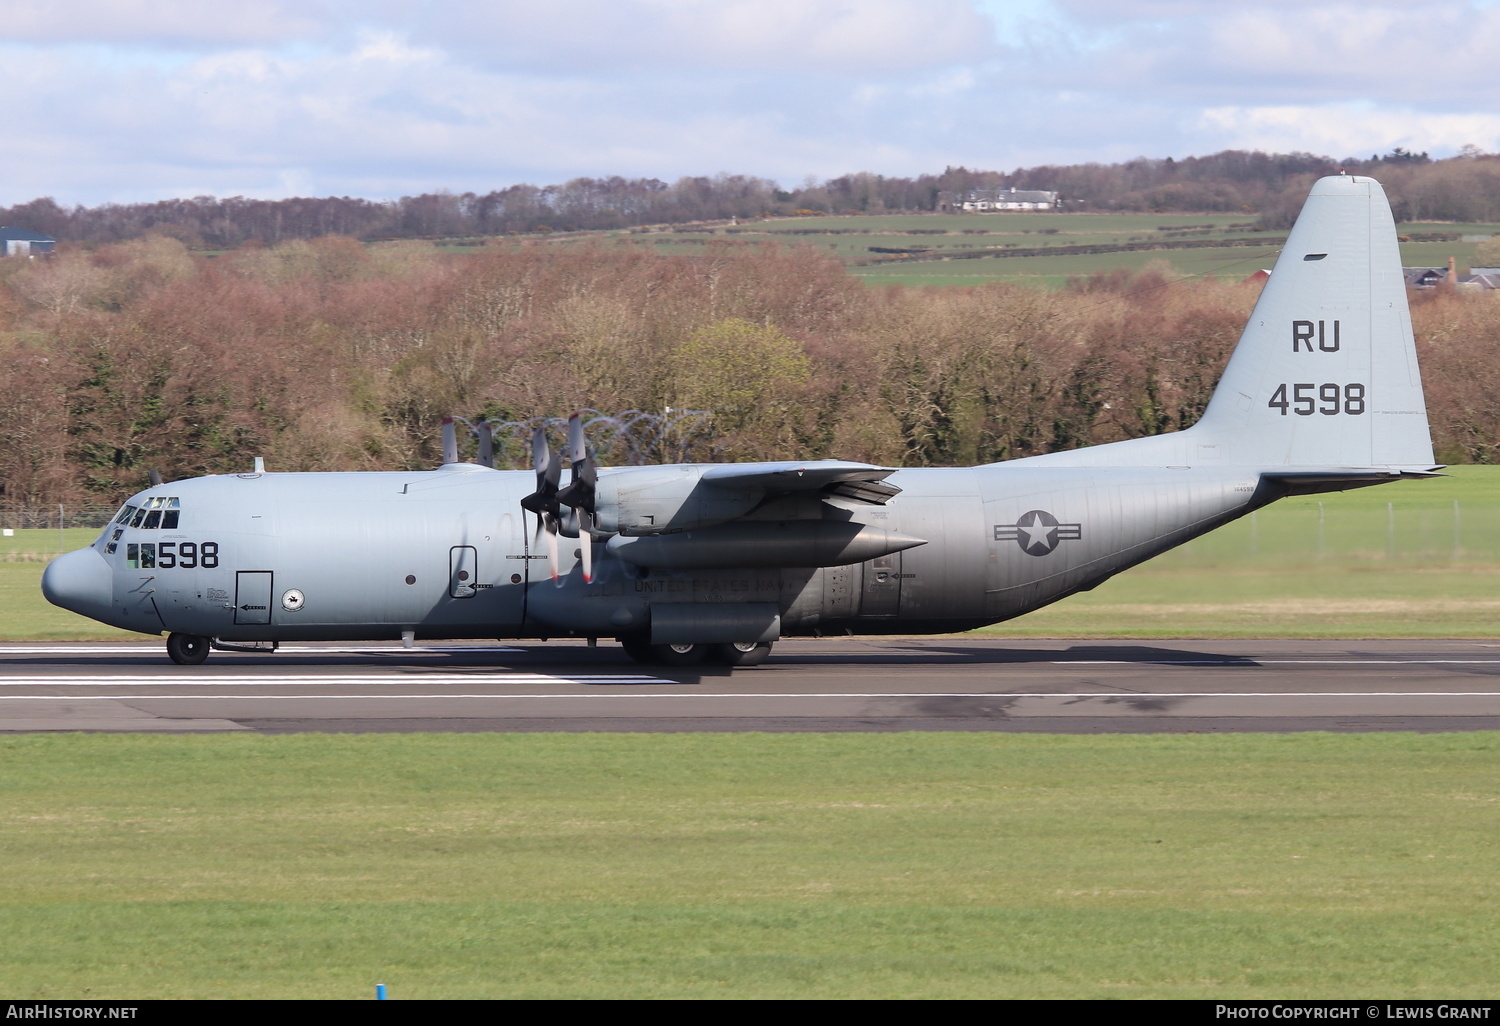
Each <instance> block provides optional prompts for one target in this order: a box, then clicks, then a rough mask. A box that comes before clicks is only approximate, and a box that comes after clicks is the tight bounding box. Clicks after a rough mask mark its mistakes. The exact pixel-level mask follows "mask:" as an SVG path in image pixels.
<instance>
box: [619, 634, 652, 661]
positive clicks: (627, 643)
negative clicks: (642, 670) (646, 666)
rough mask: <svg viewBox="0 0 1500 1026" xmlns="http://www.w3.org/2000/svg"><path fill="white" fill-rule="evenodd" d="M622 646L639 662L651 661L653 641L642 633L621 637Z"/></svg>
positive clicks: (626, 652) (627, 653)
mask: <svg viewBox="0 0 1500 1026" xmlns="http://www.w3.org/2000/svg"><path fill="white" fill-rule="evenodd" d="M620 647H621V648H623V649H624V650H625V654H626V655H628V656H629V657H630V658H632V659H634V660H635V661H636V662H638V663H649V662H651V642H649V641H647V640H646V639H645V638H644V637H642V636H640V635H632V636H627V637H624V638H621V639H620Z"/></svg>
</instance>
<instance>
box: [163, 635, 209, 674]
mask: <svg viewBox="0 0 1500 1026" xmlns="http://www.w3.org/2000/svg"><path fill="white" fill-rule="evenodd" d="M208 650H209V645H208V639H207V638H203V637H199V636H198V635H196V634H178V633H177V632H176V631H173V632H172V633H171V634H168V635H167V655H169V656H171V657H172V662H174V663H176V664H177V665H178V666H197V665H198V664H199V663H201V662H203V660H205V659H207V658H208Z"/></svg>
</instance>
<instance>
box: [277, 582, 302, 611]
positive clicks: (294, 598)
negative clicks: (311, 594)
mask: <svg viewBox="0 0 1500 1026" xmlns="http://www.w3.org/2000/svg"><path fill="white" fill-rule="evenodd" d="M304 601H306V600H305V599H304V598H303V597H302V593H301V592H300V591H298V590H297V589H296V588H293V589H292V590H291V591H288V592H286V593H285V594H283V595H282V596H281V608H282V609H285V610H288V611H290V612H293V613H295V612H296V611H297V610H299V609H301V608H302V603H303V602H304Z"/></svg>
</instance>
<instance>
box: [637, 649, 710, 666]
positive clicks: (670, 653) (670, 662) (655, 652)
mask: <svg viewBox="0 0 1500 1026" xmlns="http://www.w3.org/2000/svg"><path fill="white" fill-rule="evenodd" d="M706 655H708V646H707V645H652V646H651V661H652V662H653V663H658V664H660V665H662V666H693V665H695V664H697V663H701V662H702V661H703V657H704V656H706Z"/></svg>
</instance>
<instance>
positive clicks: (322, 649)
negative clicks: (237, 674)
mask: <svg viewBox="0 0 1500 1026" xmlns="http://www.w3.org/2000/svg"><path fill="white" fill-rule="evenodd" d="M164 651H165V649H164V647H163V646H162V645H161V644H155V645H153V644H151V643H149V642H141V643H138V644H135V645H129V646H124V645H69V646H52V647H43V646H37V645H31V646H26V645H0V655H161V654H162V653H163V652H164ZM214 651H215V652H217V653H218V654H219V655H249V656H257V657H259V656H270V655H398V656H414V655H453V654H455V653H460V654H461V653H466V652H472V653H486V654H488V653H494V652H500V653H506V652H509V653H516V652H524V651H526V650H525V649H524V648H510V647H506V646H495V645H488V646H487V645H450V646H446V647H444V646H441V645H418V646H416V647H415V648H402V647H401V646H399V645H390V646H386V647H383V648H330V647H327V646H323V645H282V646H281V648H279V649H277V650H276V651H275V652H269V651H267V652H235V651H226V650H224V649H215V650H214Z"/></svg>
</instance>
